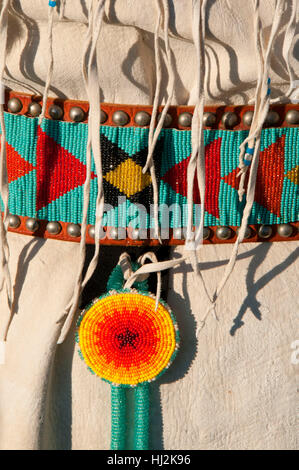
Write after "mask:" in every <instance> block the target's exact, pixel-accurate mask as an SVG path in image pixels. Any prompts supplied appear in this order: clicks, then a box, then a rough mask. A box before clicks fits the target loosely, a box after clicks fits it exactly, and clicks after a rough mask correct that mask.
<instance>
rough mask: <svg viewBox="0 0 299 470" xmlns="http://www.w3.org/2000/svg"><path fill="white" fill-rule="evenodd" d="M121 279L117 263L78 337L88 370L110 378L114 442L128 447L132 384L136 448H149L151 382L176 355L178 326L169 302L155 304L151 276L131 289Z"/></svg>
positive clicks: (86, 314)
mask: <svg viewBox="0 0 299 470" xmlns="http://www.w3.org/2000/svg"><path fill="white" fill-rule="evenodd" d="M138 267H139V266H138V265H137V264H136V265H135V266H134V269H135V270H136V269H137V268H138ZM123 281H124V280H123V274H122V270H121V268H120V266H119V265H117V266H116V268H114V270H113V271H112V274H111V276H110V278H109V281H108V284H107V293H106V294H104V295H102V296H101V297H99V298H97V299H95V300H93V301H92V302H91V304H90V305H89V306H88V307H87V308H86V309H85V310H84V311H83V312H82V315H81V316H80V318H79V321H78V325H77V327H78V330H77V336H76V340H77V342H78V344H79V354H80V356H81V358H82V359H83V360H84V361H85V362H86V364H87V366H88V368H89V370H90V371H91V372H92V373H93V374H96V375H97V376H99V377H101V378H102V379H103V380H105V381H106V382H109V383H110V384H111V448H112V449H115V450H116V449H119V450H121V449H125V448H126V388H133V389H134V399H135V409H134V449H148V445H149V444H148V427H149V383H150V382H152V381H154V380H155V379H157V378H158V377H160V376H161V374H163V372H165V370H166V369H168V368H169V366H170V364H171V363H172V361H173V359H174V358H175V355H176V353H177V350H178V347H179V332H178V326H177V323H176V320H175V318H174V315H173V313H172V312H171V310H170V308H169V306H168V305H167V304H166V303H165V302H164V301H162V300H161V301H159V303H158V306H157V308H156V298H155V296H154V295H152V294H151V293H150V292H148V285H147V281H142V282H135V284H134V286H133V287H134V288H132V289H123V287H122V286H123Z"/></svg>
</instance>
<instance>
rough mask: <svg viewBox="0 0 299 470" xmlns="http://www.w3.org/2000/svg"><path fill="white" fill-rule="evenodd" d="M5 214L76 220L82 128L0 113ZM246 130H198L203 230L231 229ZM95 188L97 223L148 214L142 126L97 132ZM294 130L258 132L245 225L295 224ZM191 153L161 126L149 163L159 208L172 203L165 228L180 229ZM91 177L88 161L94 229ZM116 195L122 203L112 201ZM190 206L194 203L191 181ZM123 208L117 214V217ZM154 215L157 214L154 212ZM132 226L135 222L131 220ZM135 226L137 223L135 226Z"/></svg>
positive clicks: (184, 135)
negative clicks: (202, 149)
mask: <svg viewBox="0 0 299 470" xmlns="http://www.w3.org/2000/svg"><path fill="white" fill-rule="evenodd" d="M5 122H6V132H7V164H8V177H9V193H10V195H9V210H10V212H11V213H12V214H17V215H20V216H28V217H35V218H39V219H44V220H50V221H61V222H66V223H80V222H81V218H82V209H83V186H84V181H85V176H86V143H87V124H84V123H72V122H65V121H54V120H48V119H45V120H44V121H43V124H42V127H41V128H39V127H38V125H37V119H32V118H29V117H27V116H22V115H15V114H10V113H5ZM247 135H248V131H246V130H239V131H226V130H205V131H204V140H205V146H206V200H205V208H206V211H205V220H204V223H205V225H206V226H217V225H224V226H225V225H229V226H239V225H240V222H241V217H242V213H243V208H244V205H245V196H244V198H243V200H242V201H241V202H240V201H239V198H238V185H239V179H238V178H237V173H238V155H239V146H240V144H241V143H242V142H243V140H244V139H245V137H246V136H247ZM101 144H102V160H103V185H104V195H105V202H106V204H107V205H110V206H108V207H109V208H108V210H107V212H106V213H105V214H104V220H103V224H104V225H108V226H112V227H118V226H119V224H120V220H121V224H122V226H123V225H125V226H128V225H129V223H130V221H132V219H134V217H135V216H134V213H135V212H136V211H137V212H138V209H137V205H138V204H143V205H144V206H145V208H146V210H147V212H148V215H147V221H146V223H147V227H148V228H149V227H152V226H153V221H152V219H151V217H150V215H149V207H150V204H152V202H153V194H152V185H151V179H150V175H149V174H148V173H147V174H143V173H142V171H141V170H142V167H143V166H144V163H145V161H146V156H147V145H148V129H146V128H136V127H124V128H122V127H113V126H102V127H101ZM298 148H299V128H298V127H288V128H269V129H263V131H262V134H261V154H260V163H259V168H258V176H257V186H256V194H255V201H254V204H253V208H252V213H251V216H250V219H249V224H280V223H288V222H296V221H297V220H298V213H299V206H298V205H299V202H298V201H299V198H298V184H299V180H298V178H299V177H298V175H299V154H298ZM190 155H191V132H190V131H188V130H180V131H179V130H176V129H162V131H161V134H160V139H159V141H158V145H157V148H156V151H155V155H154V160H155V166H156V169H157V174H158V182H159V203H160V204H161V205H162V204H164V205H166V206H168V207H169V206H172V205H173V204H177V205H178V207H179V209H180V211H181V213H180V214H179V215H177V214H176V212H175V211H170V227H181V226H182V225H183V226H186V210H185V209H184V208H186V207H187V206H186V204H187V198H186V195H187V178H186V169H187V165H188V161H189V158H190ZM96 197H97V179H96V170H95V166H94V164H92V175H91V190H90V207H89V213H88V224H94V221H95V220H94V219H95V207H96ZM119 197H122V198H123V199H122V200H121V201H124V202H121V204H120V200H119ZM194 201H195V203H196V204H199V203H200V198H199V192H198V188H197V184H196V182H195V187H194ZM123 207H124V208H125V215H124V216H123V217H122V216H120V213H121V211H122V210H123ZM160 217H162V215H160ZM137 224H138V222H137ZM137 226H138V225H137Z"/></svg>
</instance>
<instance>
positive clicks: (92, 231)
mask: <svg viewBox="0 0 299 470" xmlns="http://www.w3.org/2000/svg"><path fill="white" fill-rule="evenodd" d="M88 235H89V236H90V238H94V237H95V226H94V225H91V226H90V227H89V229H88Z"/></svg>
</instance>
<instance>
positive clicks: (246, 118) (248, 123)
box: [243, 111, 253, 127]
mask: <svg viewBox="0 0 299 470" xmlns="http://www.w3.org/2000/svg"><path fill="white" fill-rule="evenodd" d="M252 119H253V111H246V113H244V114H243V123H244V124H245V126H248V127H250V126H251V123H252Z"/></svg>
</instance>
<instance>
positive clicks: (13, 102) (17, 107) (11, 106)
mask: <svg viewBox="0 0 299 470" xmlns="http://www.w3.org/2000/svg"><path fill="white" fill-rule="evenodd" d="M7 107H8V110H9V111H10V112H11V113H19V112H20V111H21V109H22V108H23V104H22V101H21V100H19V98H10V100H8V103H7Z"/></svg>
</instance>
